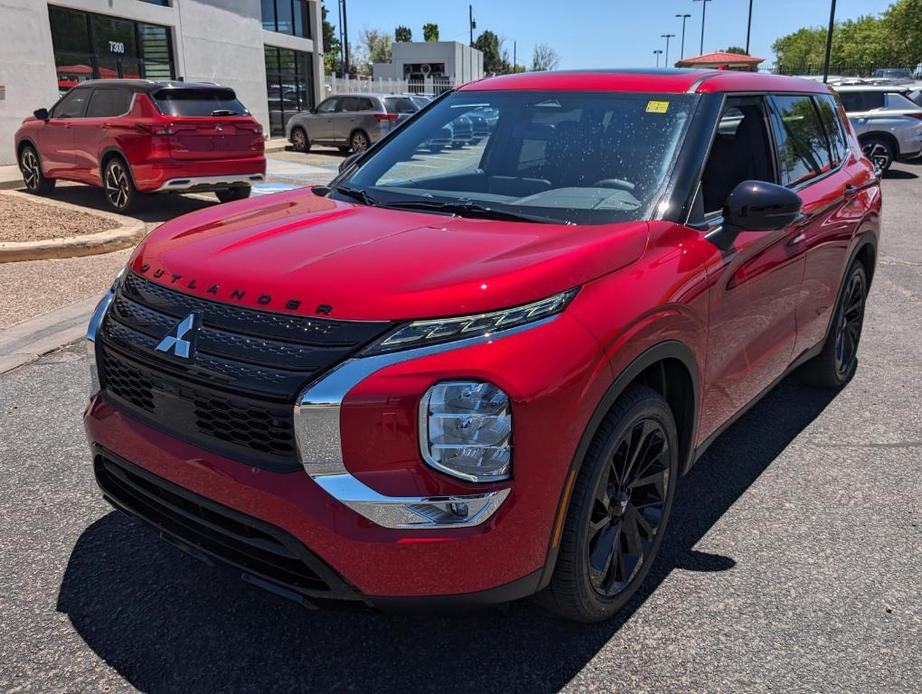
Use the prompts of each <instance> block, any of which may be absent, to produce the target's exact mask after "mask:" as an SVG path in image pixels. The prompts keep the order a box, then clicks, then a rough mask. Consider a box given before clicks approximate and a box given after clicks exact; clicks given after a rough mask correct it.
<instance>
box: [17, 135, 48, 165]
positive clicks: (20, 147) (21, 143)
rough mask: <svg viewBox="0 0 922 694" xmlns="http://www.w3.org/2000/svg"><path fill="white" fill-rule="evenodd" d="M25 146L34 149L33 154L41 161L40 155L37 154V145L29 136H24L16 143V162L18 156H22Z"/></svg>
mask: <svg viewBox="0 0 922 694" xmlns="http://www.w3.org/2000/svg"><path fill="white" fill-rule="evenodd" d="M26 147H31V148H32V149H33V150H35V155H36V156H37V157H38V160H39V162H41V161H42V155H41V154H39V151H38V145H36V144H35V142H34V141H33V140H32V138H31V137H24V138H22V139H21V140H20V141H19V142H17V143H16V161H17V162H18V161H19V159H20V157H22V150H24V149H25V148H26Z"/></svg>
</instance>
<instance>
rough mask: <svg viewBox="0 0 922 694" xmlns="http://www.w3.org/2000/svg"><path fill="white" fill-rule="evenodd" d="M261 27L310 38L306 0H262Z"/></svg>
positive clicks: (308, 9)
mask: <svg viewBox="0 0 922 694" xmlns="http://www.w3.org/2000/svg"><path fill="white" fill-rule="evenodd" d="M261 7H262V20H263V29H266V30H268V31H277V32H279V33H282V34H292V35H293V36H301V37H303V38H306V39H309V38H311V20H310V14H311V13H310V3H309V2H308V0H262V4H261Z"/></svg>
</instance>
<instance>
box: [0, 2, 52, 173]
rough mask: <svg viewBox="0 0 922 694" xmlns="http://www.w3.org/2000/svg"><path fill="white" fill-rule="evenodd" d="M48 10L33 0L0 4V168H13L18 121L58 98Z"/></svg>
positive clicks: (41, 3) (20, 121)
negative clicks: (10, 165)
mask: <svg viewBox="0 0 922 694" xmlns="http://www.w3.org/2000/svg"><path fill="white" fill-rule="evenodd" d="M51 55H52V51H51V28H50V26H49V24H48V8H47V6H46V5H45V3H44V2H36V1H35V0H0V85H3V86H2V87H0V164H13V163H15V161H16V153H15V152H14V151H13V135H14V133H15V132H16V130H17V129H18V128H19V125H20V123H22V119H23V118H25V117H26V116H27V115H29V114H30V113H32V111H34V110H35V109H37V108H40V107H42V106H44V107H48V106H51V105H52V104H53V103H54V102H55V101H57V98H58V78H57V74H56V73H55V70H54V61H52V60H51Z"/></svg>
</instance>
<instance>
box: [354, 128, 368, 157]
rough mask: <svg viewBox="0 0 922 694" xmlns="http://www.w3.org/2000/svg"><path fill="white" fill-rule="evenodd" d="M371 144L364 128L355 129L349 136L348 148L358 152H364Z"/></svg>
mask: <svg viewBox="0 0 922 694" xmlns="http://www.w3.org/2000/svg"><path fill="white" fill-rule="evenodd" d="M370 145H371V140H369V139H368V134H367V133H366V132H365V131H364V130H356V131H355V132H354V133H352V134H351V135H350V136H349V149H351V150H352V151H353V152H354V153H356V154H358V153H360V152H364V151H365V150H366V149H368V147H369V146H370Z"/></svg>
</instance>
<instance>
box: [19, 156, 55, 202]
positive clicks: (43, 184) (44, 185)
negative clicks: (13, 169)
mask: <svg viewBox="0 0 922 694" xmlns="http://www.w3.org/2000/svg"><path fill="white" fill-rule="evenodd" d="M19 170H20V171H21V172H22V180H23V182H24V183H25V184H26V189H27V190H28V191H29V192H30V193H37V194H39V195H43V194H45V193H50V192H51V191H52V190H53V189H54V179H52V178H45V175H44V174H43V173H42V165H41V163H40V162H39V160H38V153H37V152H36V151H35V149H34V148H33V147H32V145H26V146H25V147H23V148H22V153H21V154H20V155H19Z"/></svg>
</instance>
